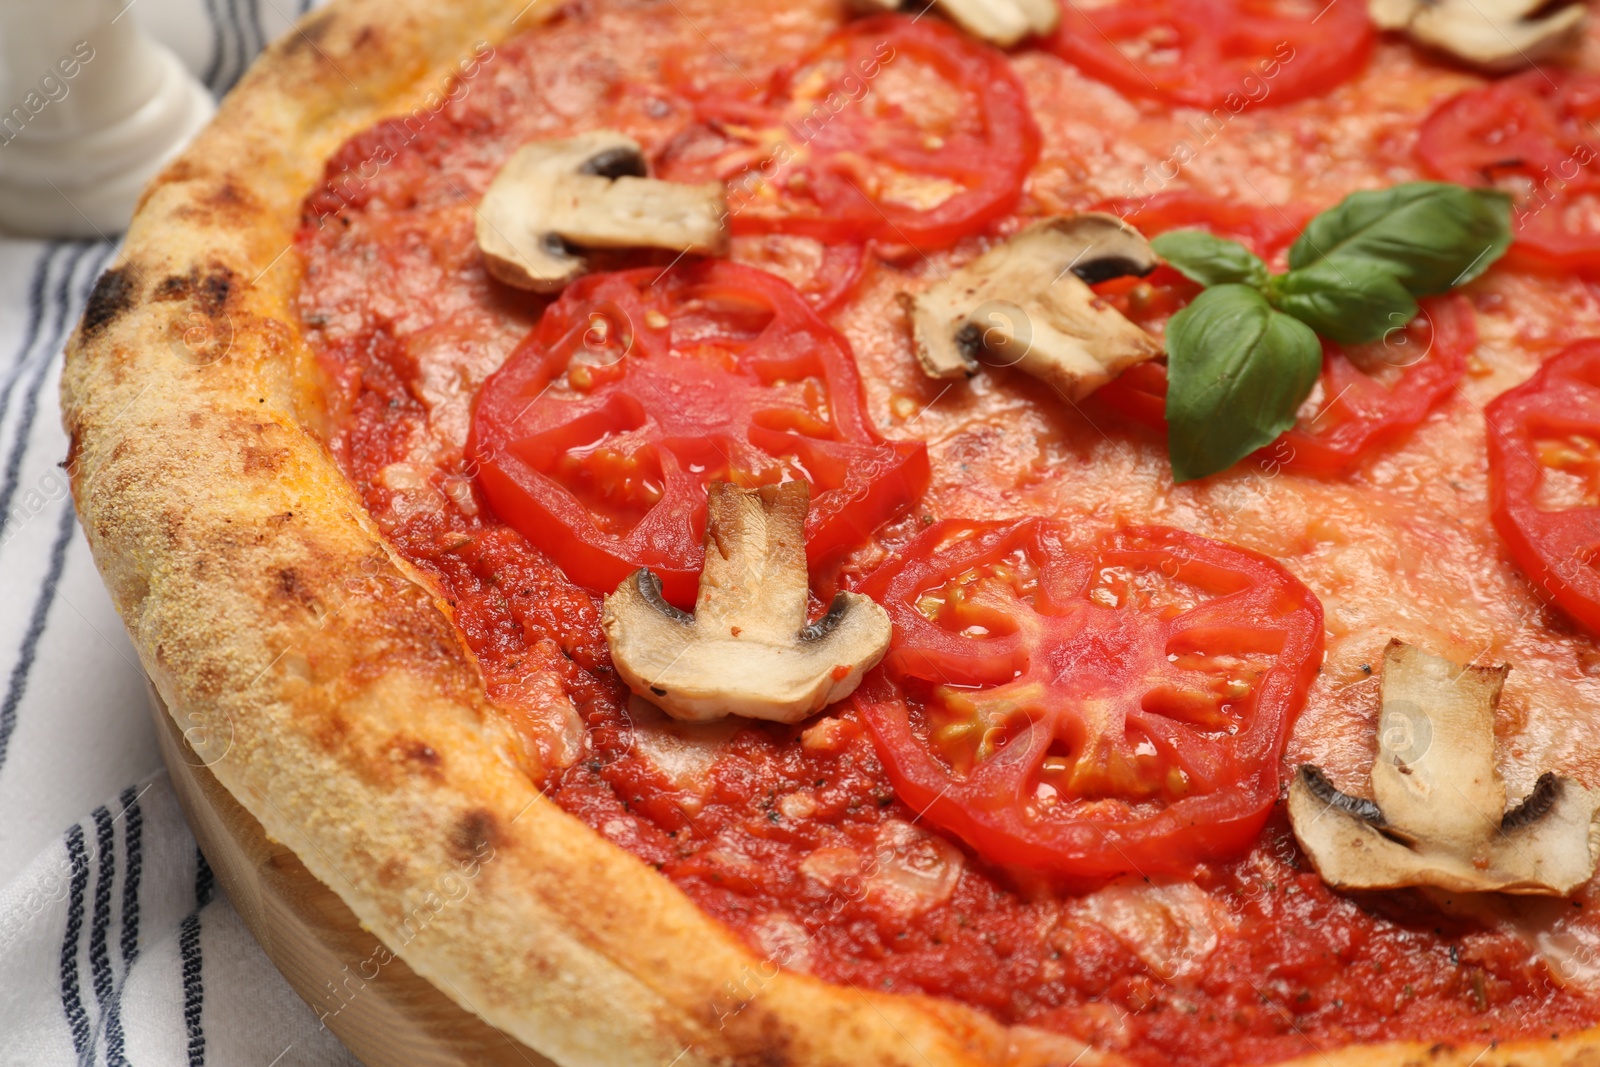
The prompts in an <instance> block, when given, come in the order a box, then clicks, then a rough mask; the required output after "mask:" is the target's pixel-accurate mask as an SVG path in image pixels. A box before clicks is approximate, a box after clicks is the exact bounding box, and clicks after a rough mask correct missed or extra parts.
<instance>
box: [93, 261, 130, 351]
mask: <svg viewBox="0 0 1600 1067" xmlns="http://www.w3.org/2000/svg"><path fill="white" fill-rule="evenodd" d="M129 273H130V271H129V268H128V267H126V266H122V267H113V268H112V269H110V270H108V271H106V272H105V273H104V274H102V275H100V278H99V280H98V281H96V282H95V283H94V290H93V292H91V293H90V294H89V302H88V303H87V304H86V305H84V309H83V335H84V336H85V337H93V336H94V335H95V334H97V333H99V332H100V331H101V330H103V329H105V328H106V327H107V326H109V325H111V323H112V322H113V321H114V320H115V319H116V318H117V317H118V316H119V315H121V314H122V313H123V312H124V311H127V310H128V309H129V308H131V307H132V306H133V302H134V300H135V298H136V297H137V295H138V294H137V292H136V291H135V286H134V282H133V279H132V278H131V277H130V276H129Z"/></svg>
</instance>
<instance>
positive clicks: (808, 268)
mask: <svg viewBox="0 0 1600 1067" xmlns="http://www.w3.org/2000/svg"><path fill="white" fill-rule="evenodd" d="M735 255H736V256H737V258H738V260H739V262H741V263H747V264H749V265H750V266H753V267H758V268H760V269H761V270H765V271H768V272H770V273H772V274H776V275H778V277H780V278H783V279H784V280H786V281H788V282H791V283H793V285H794V287H795V288H796V289H799V290H800V295H801V296H803V297H805V298H806V302H807V303H808V304H810V305H811V308H812V310H813V311H815V312H816V313H817V314H819V315H826V314H828V313H829V312H831V311H833V310H834V309H836V308H838V307H839V306H840V305H841V304H844V303H845V302H846V301H848V300H849V299H850V298H851V297H852V296H854V295H855V293H856V290H857V289H859V288H861V282H862V280H863V279H865V278H866V276H867V271H868V268H869V266H870V263H871V260H872V257H871V255H870V254H869V253H868V251H867V248H866V246H865V245H863V244H862V243H861V242H859V241H844V242H840V243H830V244H824V243H823V242H821V241H814V240H812V239H811V238H809V237H796V236H793V235H791V234H766V235H764V236H762V237H759V238H751V239H749V240H747V241H744V242H741V244H740V247H739V248H738V250H737V251H736V252H735Z"/></svg>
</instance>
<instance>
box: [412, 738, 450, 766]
mask: <svg viewBox="0 0 1600 1067" xmlns="http://www.w3.org/2000/svg"><path fill="white" fill-rule="evenodd" d="M405 754H406V759H408V760H411V761H413V762H415V763H420V764H422V765H423V766H424V767H437V766H439V764H440V763H442V762H443V761H442V760H441V759H440V758H439V752H438V750H437V749H435V748H434V747H433V746H432V745H429V744H426V743H424V742H422V741H418V740H416V739H415V738H413V739H411V740H409V741H407V742H406V747H405Z"/></svg>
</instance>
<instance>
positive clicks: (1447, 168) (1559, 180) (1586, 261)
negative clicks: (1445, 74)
mask: <svg viewBox="0 0 1600 1067" xmlns="http://www.w3.org/2000/svg"><path fill="white" fill-rule="evenodd" d="M1596 119H1600V74H1592V73H1585V72H1581V71H1565V70H1555V69H1552V70H1550V71H1544V70H1530V71H1527V72H1525V73H1522V74H1517V75H1514V76H1512V77H1509V78H1502V79H1499V80H1498V81H1493V82H1489V83H1488V84H1487V85H1483V86H1481V87H1479V88H1477V89H1468V90H1466V91H1464V92H1461V93H1458V94H1456V95H1455V96H1453V97H1450V98H1449V99H1448V100H1445V101H1444V102H1442V103H1440V104H1439V105H1438V106H1436V107H1435V108H1434V109H1433V111H1432V112H1430V113H1429V115H1428V117H1427V118H1426V119H1425V120H1424V121H1423V123H1422V127H1421V129H1420V130H1419V131H1418V134H1417V145H1416V156H1417V159H1418V161H1419V162H1421V164H1422V165H1423V167H1424V169H1426V170H1427V171H1428V172H1429V173H1430V174H1431V175H1433V176H1434V177H1438V178H1442V179H1444V180H1446V181H1452V182H1457V183H1459V184H1462V185H1494V184H1497V183H1498V182H1501V181H1505V180H1510V181H1512V182H1516V183H1520V187H1519V188H1516V189H1514V190H1513V191H1514V192H1516V193H1518V194H1525V195H1519V202H1518V204H1517V207H1516V210H1515V217H1514V220H1513V221H1514V231H1515V238H1514V240H1513V242H1512V245H1511V249H1510V251H1509V252H1508V253H1507V262H1508V263H1511V264H1512V265H1514V266H1518V267H1522V268H1523V269H1527V270H1541V271H1548V272H1559V273H1570V272H1578V273H1593V272H1595V271H1596V270H1597V269H1600V215H1597V213H1596V212H1595V211H1590V212H1589V213H1588V214H1589V216H1590V224H1589V225H1587V226H1579V227H1577V228H1574V227H1573V226H1572V225H1571V222H1572V215H1573V212H1572V211H1571V210H1570V209H1571V208H1572V207H1573V206H1574V205H1575V204H1576V203H1577V201H1578V200H1579V199H1580V198H1587V197H1592V196H1595V195H1597V194H1600V176H1596V175H1595V174H1594V173H1593V171H1594V168H1593V167H1592V166H1591V164H1592V163H1593V162H1594V161H1595V158H1596V155H1597V153H1596V151H1595V147H1594V142H1593V140H1592V138H1593V130H1594V122H1595V120H1596ZM1529 187H1531V188H1532V192H1531V194H1528V193H1527V190H1528V188H1529Z"/></svg>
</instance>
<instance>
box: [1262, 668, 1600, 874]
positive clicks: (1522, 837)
mask: <svg viewBox="0 0 1600 1067" xmlns="http://www.w3.org/2000/svg"><path fill="white" fill-rule="evenodd" d="M1505 676H1506V668H1505V667H1470V666H1462V665H1460V664H1455V663H1452V662H1450V661H1449V660H1447V659H1443V658H1441V657H1439V656H1432V655H1429V654H1428V653H1426V652H1424V651H1422V650H1421V649H1417V648H1414V647H1412V646H1409V645H1405V644H1402V643H1400V642H1398V641H1395V642H1391V643H1390V645H1389V648H1388V649H1387V651H1386V652H1385V653H1384V668H1383V682H1382V704H1383V710H1382V716H1381V719H1380V722H1379V727H1378V751H1377V755H1376V758H1375V760H1374V762H1373V769H1372V786H1373V794H1374V796H1375V798H1376V800H1375V802H1374V801H1368V800H1362V799H1359V798H1356V797H1351V796H1349V795H1347V794H1345V793H1342V792H1340V791H1339V790H1338V789H1336V788H1335V787H1334V786H1333V785H1332V784H1331V783H1330V782H1328V780H1327V778H1326V777H1325V776H1324V775H1323V774H1322V772H1321V771H1320V770H1319V769H1318V768H1316V767H1314V766H1311V765H1310V764H1307V765H1304V766H1302V767H1301V768H1300V771H1299V773H1298V774H1296V776H1295V779H1294V781H1293V782H1292V783H1291V784H1290V786H1289V805H1288V807H1289V821H1290V824H1291V825H1292V827H1293V829H1294V834H1295V837H1296V838H1298V839H1299V841H1300V844H1301V846H1302V847H1303V848H1304V849H1305V850H1306V854H1307V855H1308V856H1309V857H1310V858H1311V862H1312V863H1313V864H1314V865H1315V866H1316V868H1317V873H1318V874H1320V875H1321V876H1322V878H1323V880H1324V881H1326V882H1327V883H1328V884H1329V885H1332V886H1334V887H1335V888H1338V889H1352V890H1355V889H1360V890H1365V889H1398V888H1402V887H1405V886H1436V887H1439V888H1442V889H1447V890H1451V891H1455V892H1504V893H1518V894H1537V895H1546V896H1564V895H1566V894H1568V893H1571V892H1572V891H1573V890H1575V889H1577V888H1578V887H1579V886H1582V885H1583V884H1584V883H1586V882H1588V881H1589V879H1590V878H1592V877H1593V876H1594V872H1595V866H1596V860H1597V857H1600V822H1597V821H1596V814H1597V809H1600V794H1596V793H1594V792H1592V791H1590V790H1588V789H1585V788H1584V787H1583V786H1581V785H1579V784H1578V783H1577V782H1575V781H1573V780H1571V779H1569V778H1561V777H1558V776H1556V775H1554V774H1550V773H1546V774H1544V775H1542V776H1541V777H1540V778H1539V782H1538V784H1537V785H1536V786H1535V787H1534V789H1533V791H1532V792H1531V793H1530V794H1529V795H1528V796H1527V797H1526V798H1524V799H1523V800H1522V801H1521V802H1520V803H1519V804H1517V805H1516V806H1515V807H1513V808H1511V810H1509V811H1507V810H1506V788H1505V783H1504V781H1503V780H1502V779H1501V777H1500V773H1499V770H1498V769H1497V767H1496V766H1495V754H1494V715H1495V708H1496V705H1497V704H1498V702H1499V699H1500V689H1501V686H1502V684H1503V683H1504V681H1505Z"/></svg>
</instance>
